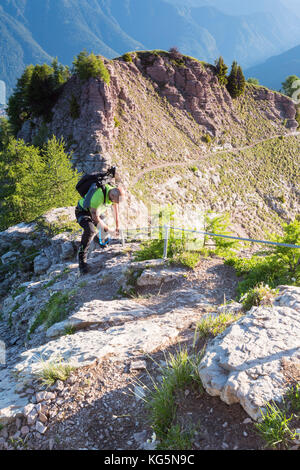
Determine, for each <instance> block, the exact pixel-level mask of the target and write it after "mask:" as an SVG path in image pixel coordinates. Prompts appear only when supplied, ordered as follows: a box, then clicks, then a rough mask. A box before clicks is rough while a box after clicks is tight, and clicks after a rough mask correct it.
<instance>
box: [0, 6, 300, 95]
mask: <svg viewBox="0 0 300 470" xmlns="http://www.w3.org/2000/svg"><path fill="white" fill-rule="evenodd" d="M285 2H287V3H288V4H291V5H292V6H293V5H294V7H295V4H294V3H293V0H260V1H259V0H253V1H252V2H251V5H250V2H240V1H239V0H222V1H221V0H151V1H150V0H68V1H67V0H42V1H41V0H1V7H0V35H1V41H0V53H1V64H0V80H4V81H5V82H6V84H7V88H8V92H9V93H10V92H11V91H12V88H13V87H14V85H15V83H16V79H17V78H18V77H19V76H20V75H21V73H22V71H23V70H24V68H25V66H26V65H28V64H30V63H33V64H36V63H43V62H48V63H49V62H50V61H51V60H52V58H53V57H56V56H57V57H58V60H59V61H60V62H61V63H63V64H66V65H71V64H72V61H73V59H74V56H76V55H77V54H78V53H79V52H80V51H82V50H83V49H84V48H85V49H87V50H88V51H93V52H94V53H96V54H97V53H98V54H102V55H104V56H105V57H107V58H113V57H117V56H119V55H122V54H124V53H125V52H127V51H133V50H144V49H165V50H169V49H170V47H172V46H177V47H178V48H179V50H180V51H181V52H183V53H184V54H186V55H191V56H193V57H196V58H198V59H201V60H204V61H208V62H214V60H215V59H216V58H217V57H218V56H220V55H223V57H224V59H225V61H226V62H227V63H228V65H230V64H231V62H232V61H233V60H235V59H236V60H238V62H239V63H240V64H241V65H242V66H243V67H250V66H252V65H255V64H257V63H260V62H262V61H263V60H265V59H267V58H268V57H270V56H272V55H275V54H278V53H281V52H284V51H286V50H287V49H289V48H291V47H294V46H296V45H297V44H299V43H300V29H299V28H298V24H299V18H297V17H296V15H295V10H292V6H291V7H289V8H287V7H285V8H284V3H285ZM271 5H273V7H271Z"/></svg>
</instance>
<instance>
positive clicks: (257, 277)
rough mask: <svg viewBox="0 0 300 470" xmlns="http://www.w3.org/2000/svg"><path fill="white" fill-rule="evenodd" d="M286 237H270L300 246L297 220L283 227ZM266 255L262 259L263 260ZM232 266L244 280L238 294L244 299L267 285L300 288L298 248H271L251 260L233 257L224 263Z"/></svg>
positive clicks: (299, 230)
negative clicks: (251, 292) (286, 285)
mask: <svg viewBox="0 0 300 470" xmlns="http://www.w3.org/2000/svg"><path fill="white" fill-rule="evenodd" d="M283 232H284V234H283V235H272V234H269V238H270V241H274V242H277V243H285V244H291V245H298V246H299V245H300V222H299V221H298V220H296V219H295V221H294V222H291V223H290V224H284V225H283ZM262 255H263V256H262ZM225 263H226V264H229V265H231V266H233V267H234V268H235V270H236V272H237V275H238V276H243V277H244V279H243V280H242V281H241V282H239V285H238V289H237V290H238V293H239V295H240V296H243V295H244V294H245V293H246V292H248V291H249V290H250V289H254V288H255V287H256V286H258V285H259V284H260V283H264V284H268V286H270V288H271V289H274V288H276V287H277V286H278V285H280V284H294V285H300V252H299V248H289V247H282V246H275V245H271V246H270V247H268V248H267V251H266V252H263V253H262V254H260V255H254V256H252V257H251V258H250V259H243V258H238V257H236V256H233V257H231V258H229V259H227V260H226V261H225Z"/></svg>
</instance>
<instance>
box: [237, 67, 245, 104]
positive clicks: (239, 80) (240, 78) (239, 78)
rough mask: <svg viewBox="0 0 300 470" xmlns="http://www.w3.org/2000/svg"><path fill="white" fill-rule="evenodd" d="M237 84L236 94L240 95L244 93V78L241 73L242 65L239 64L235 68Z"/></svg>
mask: <svg viewBox="0 0 300 470" xmlns="http://www.w3.org/2000/svg"><path fill="white" fill-rule="evenodd" d="M237 85H238V96H241V95H243V94H244V93H245V88H246V79H245V76H244V74H243V70H242V67H241V66H240V65H239V66H238V69H237Z"/></svg>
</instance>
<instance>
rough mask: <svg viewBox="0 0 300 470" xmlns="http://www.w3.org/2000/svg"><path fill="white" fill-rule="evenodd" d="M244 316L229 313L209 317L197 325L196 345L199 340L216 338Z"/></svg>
mask: <svg viewBox="0 0 300 470" xmlns="http://www.w3.org/2000/svg"><path fill="white" fill-rule="evenodd" d="M242 316H243V314H242V313H238V314H233V313H229V312H223V313H221V314H220V315H218V316H216V317H214V316H212V315H208V316H207V317H206V318H203V320H201V321H200V322H199V323H197V325H196V330H195V339H194V343H195V342H196V340H197V339H201V338H209V337H211V336H213V337H215V336H217V335H219V334H221V333H223V332H224V331H225V330H226V328H228V326H230V325H231V324H232V323H234V322H236V321H237V320H239V319H240V318H241V317H242Z"/></svg>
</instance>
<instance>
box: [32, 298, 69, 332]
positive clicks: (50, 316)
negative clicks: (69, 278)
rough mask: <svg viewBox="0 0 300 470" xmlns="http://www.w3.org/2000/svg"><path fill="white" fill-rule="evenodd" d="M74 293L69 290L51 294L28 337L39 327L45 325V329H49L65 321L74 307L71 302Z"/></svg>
mask: <svg viewBox="0 0 300 470" xmlns="http://www.w3.org/2000/svg"><path fill="white" fill-rule="evenodd" d="M74 293H75V291H74V290H71V291H69V292H56V293H55V294H53V295H52V296H51V297H50V299H49V301H48V302H47V304H46V305H45V306H44V307H43V308H42V310H41V311H40V313H39V314H38V316H37V317H36V319H35V321H34V323H33V324H32V325H31V327H30V330H29V336H30V335H31V334H32V333H33V332H34V331H35V330H36V328H37V327H39V326H40V325H43V324H45V325H46V327H47V328H50V326H52V325H54V323H57V322H60V321H63V320H65V319H66V318H67V316H68V314H69V313H70V312H71V310H72V308H73V307H74V301H73V300H72V296H73V295H74Z"/></svg>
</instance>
